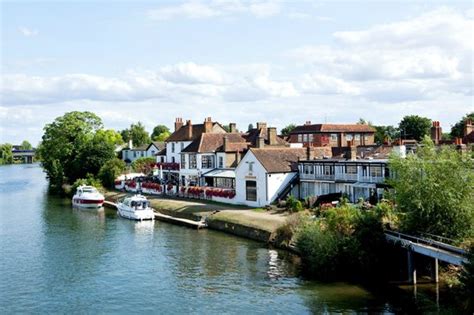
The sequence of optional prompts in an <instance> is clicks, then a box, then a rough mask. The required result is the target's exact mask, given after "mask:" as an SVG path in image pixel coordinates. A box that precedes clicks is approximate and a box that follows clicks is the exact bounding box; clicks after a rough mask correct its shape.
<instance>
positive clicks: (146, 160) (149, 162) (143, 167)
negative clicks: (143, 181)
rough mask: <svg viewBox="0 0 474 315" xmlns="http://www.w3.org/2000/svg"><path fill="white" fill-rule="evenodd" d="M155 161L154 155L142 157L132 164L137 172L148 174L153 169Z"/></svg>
mask: <svg viewBox="0 0 474 315" xmlns="http://www.w3.org/2000/svg"><path fill="white" fill-rule="evenodd" d="M155 163H156V159H155V158H153V157H142V158H139V159H136V160H135V161H133V162H132V165H131V166H132V169H133V170H134V171H135V172H138V173H143V174H145V175H148V174H149V173H151V171H152V170H153V166H154V165H155Z"/></svg>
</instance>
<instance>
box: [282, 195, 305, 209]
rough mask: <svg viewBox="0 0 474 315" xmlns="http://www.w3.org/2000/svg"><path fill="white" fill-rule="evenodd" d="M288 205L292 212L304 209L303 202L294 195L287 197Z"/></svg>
mask: <svg viewBox="0 0 474 315" xmlns="http://www.w3.org/2000/svg"><path fill="white" fill-rule="evenodd" d="M286 207H287V209H288V210H289V211H290V212H299V211H302V210H303V204H302V203H301V201H299V200H298V199H296V198H295V197H293V196H289V197H288V198H287V199H286Z"/></svg>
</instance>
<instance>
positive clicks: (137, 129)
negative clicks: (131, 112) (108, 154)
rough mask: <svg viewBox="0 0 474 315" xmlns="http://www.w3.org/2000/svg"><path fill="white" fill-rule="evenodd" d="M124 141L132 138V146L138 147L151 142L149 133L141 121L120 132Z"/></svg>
mask: <svg viewBox="0 0 474 315" xmlns="http://www.w3.org/2000/svg"><path fill="white" fill-rule="evenodd" d="M120 134H121V135H122V139H123V140H124V141H125V142H128V141H129V140H132V142H133V146H135V147H139V146H142V145H145V144H148V143H150V142H151V139H150V135H149V134H148V132H147V131H146V130H145V126H143V124H142V123H141V122H138V123H136V124H131V125H130V128H128V129H124V130H122V131H121V132H120Z"/></svg>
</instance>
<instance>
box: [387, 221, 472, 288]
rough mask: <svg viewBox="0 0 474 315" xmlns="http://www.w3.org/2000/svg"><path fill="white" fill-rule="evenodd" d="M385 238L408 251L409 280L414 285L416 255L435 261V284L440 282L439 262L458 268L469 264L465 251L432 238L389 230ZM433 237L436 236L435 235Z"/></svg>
mask: <svg viewBox="0 0 474 315" xmlns="http://www.w3.org/2000/svg"><path fill="white" fill-rule="evenodd" d="M385 237H386V239H387V240H388V241H391V242H394V243H397V244H399V245H400V246H402V247H403V248H406V249H407V259H408V260H407V262H408V280H409V281H410V282H412V283H413V284H416V268H415V263H414V256H413V254H414V253H417V254H420V255H423V256H427V257H431V258H433V259H434V260H433V263H434V265H433V270H432V271H433V274H432V278H433V280H434V282H438V260H440V261H443V262H446V263H448V264H452V265H456V266H461V265H462V264H463V263H466V262H467V258H466V256H467V252H466V251H465V250H464V249H462V248H459V247H456V246H452V245H450V244H446V243H443V242H440V241H436V240H433V239H431V238H424V237H416V236H412V235H408V234H404V233H399V232H395V231H389V230H387V231H385ZM433 237H436V236H434V235H433ZM437 238H440V237H437ZM440 239H441V238H440Z"/></svg>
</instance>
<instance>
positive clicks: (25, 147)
mask: <svg viewBox="0 0 474 315" xmlns="http://www.w3.org/2000/svg"><path fill="white" fill-rule="evenodd" d="M21 149H22V150H32V149H33V146H32V145H31V143H29V142H28V141H26V140H23V142H22V143H21Z"/></svg>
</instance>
